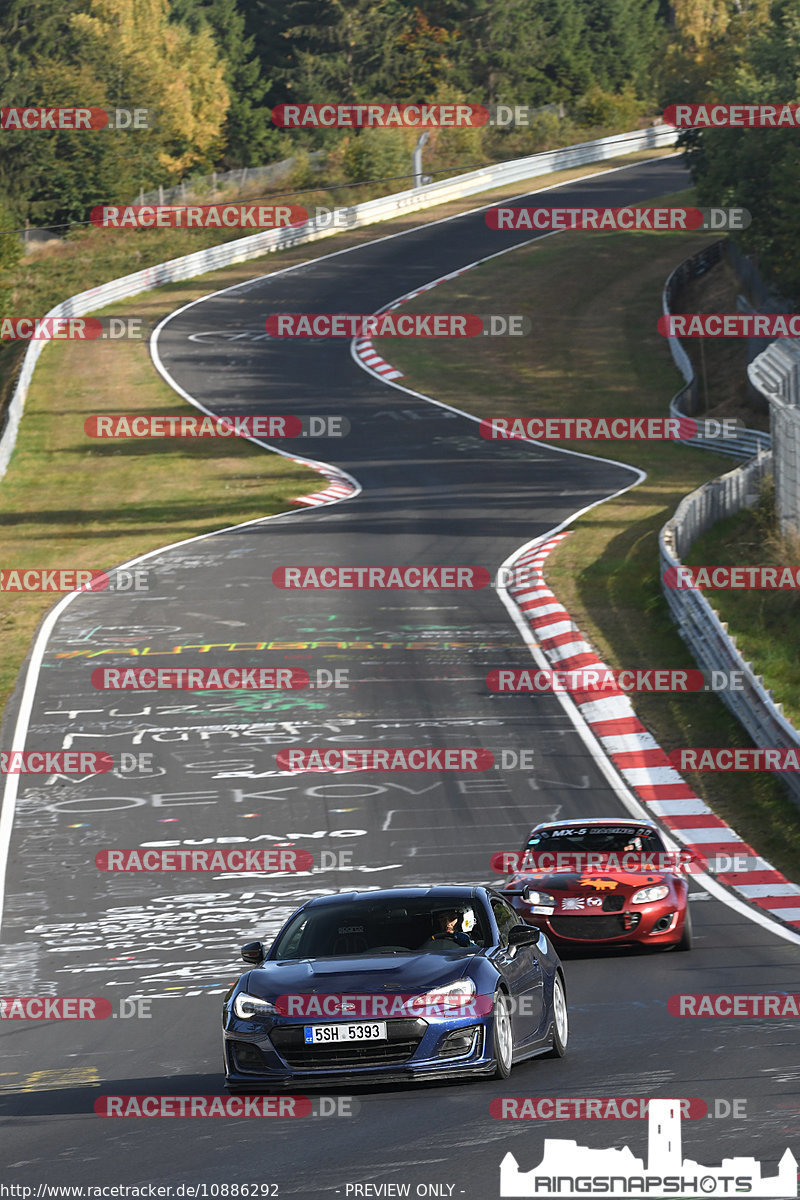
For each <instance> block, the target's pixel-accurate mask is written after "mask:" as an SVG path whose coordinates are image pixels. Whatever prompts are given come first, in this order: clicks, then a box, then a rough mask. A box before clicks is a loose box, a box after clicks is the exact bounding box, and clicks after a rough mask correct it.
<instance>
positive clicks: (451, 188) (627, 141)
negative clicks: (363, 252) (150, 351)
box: [0, 125, 677, 478]
mask: <svg viewBox="0 0 800 1200" xmlns="http://www.w3.org/2000/svg"><path fill="white" fill-rule="evenodd" d="M676 140H677V131H676V130H675V128H674V127H673V126H671V125H659V126H656V127H652V128H649V129H640V130H634V131H632V132H630V133H619V134H615V135H614V136H613V137H608V138H600V139H598V140H597V141H594V142H581V143H579V144H578V145H576V146H566V147H565V148H564V149H561V150H548V151H546V152H545V153H543V154H532V155H530V156H529V157H527V158H520V159H513V160H512V161H511V162H506V163H499V164H497V165H496V166H492V167H482V168H481V169H480V170H477V171H468V172H467V173H466V174H464V175H455V176H453V177H452V178H450V179H445V180H442V181H441V182H439V183H432V184H429V185H427V186H426V187H422V188H410V189H407V190H406V191H403V192H396V193H395V194H394V195H391V196H381V197H379V198H378V199H377V200H368V201H366V202H365V203H364V204H357V205H355V206H354V207H353V208H351V209H349V210H348V213H349V214H350V218H351V219H350V221H349V222H348V228H351V229H352V228H356V227H358V226H364V225H372V224H374V223H376V222H378V221H385V220H388V219H389V218H390V217H393V216H397V215H399V214H400V213H404V212H416V211H420V210H422V209H425V208H431V207H433V206H434V205H436V204H442V203H445V202H446V201H449V200H456V199H459V198H460V197H463V196H471V195H475V194H476V193H478V192H483V191H487V190H488V189H490V188H493V187H502V186H503V185H504V184H508V183H516V182H518V181H521V180H524V179H532V178H534V177H536V176H538V175H546V174H549V173H551V172H553V171H560V170H563V169H564V168H565V167H577V166H583V165H585V164H586V163H594V162H600V161H604V160H606V159H610V158H618V157H620V156H622V155H625V154H630V153H632V152H633V151H636V150H649V149H655V148H658V147H662V146H671V145H674V144H675V142H676ZM336 232H337V230H336V228H335V227H334V226H333V224H326V222H325V219H324V218H320V220H319V221H317V220H316V219H315V220H311V221H306V222H305V223H304V224H303V225H296V226H292V227H290V228H283V229H268V230H263V231H262V232H261V233H254V234H252V235H251V236H250V237H245V238H238V239H236V240H235V241H231V242H223V243H222V244H220V245H218V246H211V247H209V248H208V249H206V250H200V251H198V252H197V253H195V254H187V255H184V256H183V257H182V258H175V259H172V261H171V262H165V263H158V264H157V265H156V266H153V267H147V268H145V270H143V271H136V272H135V273H134V274H132V275H125V276H123V277H122V278H121V279H112V280H111V281H110V282H109V283H104V284H101V285H100V286H99V287H95V288H89V290H88V291H85V292H79V293H78V294H77V295H75V296H70V297H69V299H67V300H64V301H62V302H61V304H57V305H56V306H55V308H51V309H50V311H49V312H48V313H47V314H46V316H48V317H79V316H85V315H86V314H87V313H90V312H96V311H97V310H98V309H100V308H104V307H105V306H106V305H108V304H111V303H113V302H114V301H115V300H124V299H126V298H127V297H130V296H137V295H138V294H139V293H140V292H144V291H148V290H149V289H150V288H154V287H160V286H161V285H162V284H164V283H172V282H175V281H177V280H182V279H192V278H194V277H195V276H196V275H203V274H205V273H206V272H207V271H213V270H216V269H217V268H219V267H227V266H230V265H231V264H232V263H237V262H245V261H246V260H248V259H251V258H258V257H260V256H261V255H263V254H268V253H271V252H273V251H275V250H282V249H286V248H288V247H289V246H297V245H301V244H302V243H306V242H313V241H317V240H318V239H320V238H325V237H331V236H333V234H334V233H336ZM45 345H46V343H45V342H43V341H36V342H31V343H30V345H29V346H28V348H27V350H26V352H25V356H24V358H23V360H22V366H21V369H20V372H19V375H18V377H17V380H16V384H15V387H14V391H13V394H12V396H11V401H10V403H9V406H8V408H7V410H6V414H5V421H4V425H3V426H2V428H1V429H0V478H2V476H3V475H4V474H5V472H6V470H7V469H8V464H9V461H10V458H11V453H12V451H13V449H14V444H15V442H16V437H17V430H18V429H19V423H20V420H21V419H22V411H23V408H24V405H25V397H26V395H27V393H28V387H29V386H30V381H31V378H32V377H33V370H34V367H35V366H36V361H37V359H38V357H39V355H40V354H41V352H42V349H43V348H44V346H45Z"/></svg>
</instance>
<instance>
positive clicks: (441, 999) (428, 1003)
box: [406, 979, 475, 1016]
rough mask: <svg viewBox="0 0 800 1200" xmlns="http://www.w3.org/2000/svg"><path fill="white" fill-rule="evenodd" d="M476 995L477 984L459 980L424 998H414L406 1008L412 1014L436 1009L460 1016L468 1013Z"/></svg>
mask: <svg viewBox="0 0 800 1200" xmlns="http://www.w3.org/2000/svg"><path fill="white" fill-rule="evenodd" d="M474 995H475V984H474V983H473V982H472V980H471V979H457V980H456V982H455V983H446V984H445V985H444V986H443V987H440V988H433V989H431V991H429V992H425V993H424V994H423V995H422V996H412V997H410V999H409V1000H408V1001H407V1005H406V1007H407V1008H408V1009H409V1010H410V1011H411V1012H416V1011H418V1010H419V1009H430V1008H434V1009H437V1010H442V1011H443V1013H444V1012H449V1013H452V1014H453V1016H458V1015H459V1013H460V1012H466V1010H467V1009H468V1008H469V1007H470V1005H471V1003H472V997H473V996H474Z"/></svg>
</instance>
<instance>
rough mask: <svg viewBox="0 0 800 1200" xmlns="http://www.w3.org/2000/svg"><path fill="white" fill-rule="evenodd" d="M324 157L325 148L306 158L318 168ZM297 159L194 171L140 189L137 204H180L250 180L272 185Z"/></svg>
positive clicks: (237, 188)
mask: <svg viewBox="0 0 800 1200" xmlns="http://www.w3.org/2000/svg"><path fill="white" fill-rule="evenodd" d="M325 157H326V154H325V151H324V150H312V151H311V152H310V154H309V155H308V160H309V162H310V164H311V166H312V168H313V169H319V168H320V167H321V166H322V165H323V164H322V163H321V161H320V160H321V159H324V158H325ZM296 163H297V159H296V158H284V159H282V160H281V161H280V162H275V163H267V165H266V166H265V167H238V168H237V169H236V170H234V171H212V172H211V174H210V175H194V176H192V178H191V179H182V180H181V182H180V183H176V184H175V186H174V187H169V188H165V187H163V186H159V187H157V188H155V189H154V190H153V191H152V192H142V191H140V192H139V195H138V197H137V199H136V203H137V204H177V203H181V204H183V203H184V202H185V201H186V199H187V197H192V196H209V195H211V196H214V195H216V192H217V191H218V190H219V191H225V190H226V189H228V188H230V189H231V190H232V191H240V190H241V189H242V188H243V187H245V186H248V185H251V184H259V185H262V184H263V185H264V186H265V187H272V186H273V185H274V184H276V183H283V182H284V181H285V180H287V179H288V178H289V177H290V176H291V174H292V171H293V170H294V168H295V164H296Z"/></svg>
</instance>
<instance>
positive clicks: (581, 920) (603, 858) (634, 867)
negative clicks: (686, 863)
mask: <svg viewBox="0 0 800 1200" xmlns="http://www.w3.org/2000/svg"><path fill="white" fill-rule="evenodd" d="M677 860H678V855H676V854H675V852H670V851H668V850H667V848H666V846H665V845H664V842H663V841H662V839H661V836H660V834H659V832H658V830H657V829H656V827H655V826H654V825H651V824H650V823H649V822H648V821H634V820H630V819H627V818H623V819H621V820H619V819H616V818H603V819H597V818H594V819H591V820H587V821H549V822H547V823H545V824H542V825H537V826H535V828H534V829H532V830H531V833H530V837H529V838H528V840H527V842H526V844H525V846H524V847H523V853H522V856H520V860H519V864H518V865H517V866H516V871H515V874H514V875H513V876H512V877H511V879H510V880H509V881H508V883H507V884H506V885H505V888H504V891H505V892H507V893H509V899H510V901H511V903H512V905H513V906H514V908H515V909H516V910H517V912H519V914H520V915H521V916H522V917H523V919H524V920H525V921H527V922H528V923H529V924H530V925H536V926H538V928H540V929H543V930H544V931H545V933H546V934H547V936H548V937H549V938H551V939H552V941H553V942H554V943H555V944H556V946H558V947H562V948H563V947H566V946H581V945H584V946H588V945H594V946H597V945H603V944H609V945H611V944H614V945H626V944H636V945H641V946H656V947H662V948H665V949H668V948H670V947H673V946H674V947H675V949H676V950H691V948H692V925H691V918H690V916H689V905H688V903H687V899H688V892H689V885H688V883H687V881H686V878H685V877H684V875H683V874H681V873H680V865H681V864H680V863H679V862H678V861H677ZM523 884H527V885H528V887H529V889H531V891H530V894H529V898H528V899H527V900H526V899H524V898H523V896H522V895H519V894H517V895H514V893H515V892H517V893H518V892H520V891H521V889H522V886H523Z"/></svg>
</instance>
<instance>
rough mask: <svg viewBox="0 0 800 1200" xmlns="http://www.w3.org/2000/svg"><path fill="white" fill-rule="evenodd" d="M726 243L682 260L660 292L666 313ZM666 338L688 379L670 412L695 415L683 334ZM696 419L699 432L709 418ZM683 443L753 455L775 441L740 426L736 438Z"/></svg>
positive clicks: (717, 258)
mask: <svg viewBox="0 0 800 1200" xmlns="http://www.w3.org/2000/svg"><path fill="white" fill-rule="evenodd" d="M724 246H725V242H724V241H719V242H714V243H713V245H711V246H707V247H706V248H705V250H701V251H700V252H699V253H698V254H693V255H692V257H691V258H687V259H685V260H684V261H683V262H682V263H679V265H678V266H677V267H676V268H675V270H674V271H673V272H672V274H671V275H670V276H669V278H668V279H667V282H666V283H665V284H664V291H663V292H662V295H661V311H662V313H663V314H664V316H665V317H666V316H669V314H670V313H671V312H672V303H673V300H674V299H675V297H676V296H677V294H678V293H679V292H680V291H681V289H682V288H683V287H684V285H685V284H686V281H687V280H688V279H693V278H695V277H696V276H697V275H703V274H705V272H706V271H707V270H709V268H710V267H713V266H714V265H715V264H716V263H718V262H719V261H720V259H721V258H722V255H723V250H724ZM667 341H668V342H669V349H670V353H671V354H672V358H673V361H674V363H675V366H676V367H677V368H678V370H679V371H680V373H681V375H682V376H683V378H684V379H685V380H686V382H685V384H684V385H683V387H682V388H681V389H680V391H679V392H676V393H675V395H674V396H673V397H672V399H671V400H670V404H669V415H670V416H671V417H694V414H695V413H696V412H697V409H698V406H699V403H700V399H699V389H698V382H697V376H696V375H695V373H694V368H693V367H692V363H691V360H690V358H689V355H688V354H687V353H686V351H685V350H684V348H683V346H682V345H681V341H680V338H677V337H669V338H667ZM695 419H696V420H697V424H698V426H699V427H700V430H699V431H698V432H701V431H703V430H704V429H705V427H706V422H705V421H704V420H703V419H702V418H700V419H698V418H695ZM682 444H683V445H684V446H694V447H696V449H698V450H714V451H716V452H717V453H719V454H729V455H730V456H731V457H732V458H752V456H753V455H754V454H757V453H758V452H759V450H769V448H770V446H771V444H772V443H771V439H770V435H769V434H768V433H764V431H763V430H761V429H739V430H737V433H736V437H735V438H730V437H726V438H721V437H715V436H711V437H702V436H700V437H695V438H692V439H691V441H685V442H683V443H682Z"/></svg>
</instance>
